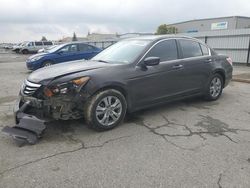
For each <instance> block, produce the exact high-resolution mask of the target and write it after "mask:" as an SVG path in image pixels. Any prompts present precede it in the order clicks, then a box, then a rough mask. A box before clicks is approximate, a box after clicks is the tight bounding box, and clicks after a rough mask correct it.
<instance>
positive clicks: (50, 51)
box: [45, 44, 65, 53]
mask: <svg viewBox="0 0 250 188" xmlns="http://www.w3.org/2000/svg"><path fill="white" fill-rule="evenodd" d="M63 46H65V44H61V45H56V46H54V47H53V48H50V49H46V50H45V51H46V52H49V53H53V52H55V51H57V50H59V49H60V48H62V47H63Z"/></svg>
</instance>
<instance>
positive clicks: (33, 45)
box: [19, 41, 54, 54]
mask: <svg viewBox="0 0 250 188" xmlns="http://www.w3.org/2000/svg"><path fill="white" fill-rule="evenodd" d="M53 45H54V44H53V42H51V41H36V42H35V41H34V42H27V43H25V45H22V47H21V48H20V50H19V52H21V53H22V54H28V53H37V51H38V50H40V49H42V48H47V47H49V46H53Z"/></svg>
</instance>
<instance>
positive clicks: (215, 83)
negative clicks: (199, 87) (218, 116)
mask: <svg viewBox="0 0 250 188" xmlns="http://www.w3.org/2000/svg"><path fill="white" fill-rule="evenodd" d="M223 85H224V82H223V78H222V76H221V75H220V74H218V73H215V74H214V75H213V76H212V77H211V78H210V80H209V82H208V84H207V86H206V89H205V99H206V100H208V101H215V100H217V99H218V98H219V97H220V96H221V93H222V90H223Z"/></svg>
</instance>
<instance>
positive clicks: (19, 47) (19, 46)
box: [12, 42, 27, 53]
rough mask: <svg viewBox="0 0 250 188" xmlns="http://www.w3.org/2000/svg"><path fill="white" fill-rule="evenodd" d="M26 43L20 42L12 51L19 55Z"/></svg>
mask: <svg viewBox="0 0 250 188" xmlns="http://www.w3.org/2000/svg"><path fill="white" fill-rule="evenodd" d="M26 43H27V42H22V43H19V44H16V45H14V46H13V48H12V51H14V52H16V53H19V51H20V49H21V48H22V46H25V45H26Z"/></svg>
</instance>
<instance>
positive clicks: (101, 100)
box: [84, 89, 127, 131]
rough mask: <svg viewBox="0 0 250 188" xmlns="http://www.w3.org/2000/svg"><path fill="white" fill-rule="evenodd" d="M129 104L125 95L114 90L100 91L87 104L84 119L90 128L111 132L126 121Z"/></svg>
mask: <svg viewBox="0 0 250 188" xmlns="http://www.w3.org/2000/svg"><path fill="white" fill-rule="evenodd" d="M126 110H127V102H126V99H125V97H124V96H123V94H122V93H121V92H119V91H117V90H114V89H108V90H104V91H100V92H98V93H97V94H95V95H94V96H92V97H91V99H90V100H89V101H88V102H87V103H86V104H85V109H84V117H85V120H86V123H87V124H88V126H89V127H90V128H92V129H95V130H98V131H105V130H110V129H112V128H114V127H116V126H118V125H119V124H120V123H121V122H122V121H123V119H124V117H125V114H126Z"/></svg>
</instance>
